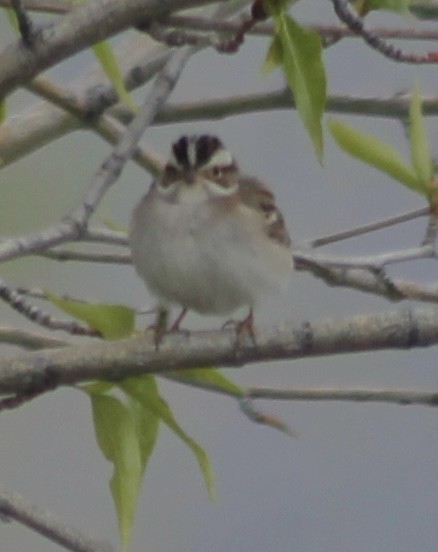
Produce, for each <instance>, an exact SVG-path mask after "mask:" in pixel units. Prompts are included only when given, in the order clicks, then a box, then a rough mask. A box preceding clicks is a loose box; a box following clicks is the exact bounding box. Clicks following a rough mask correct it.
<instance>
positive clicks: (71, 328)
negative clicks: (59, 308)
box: [0, 279, 101, 337]
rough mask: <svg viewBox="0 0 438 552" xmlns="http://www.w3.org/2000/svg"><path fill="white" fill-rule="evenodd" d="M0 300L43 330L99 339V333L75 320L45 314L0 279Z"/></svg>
mask: <svg viewBox="0 0 438 552" xmlns="http://www.w3.org/2000/svg"><path fill="white" fill-rule="evenodd" d="M0 299H1V300H2V301H4V302H5V303H7V304H8V305H9V306H10V307H11V308H12V309H14V310H15V311H17V312H18V313H20V314H22V315H23V316H24V317H25V318H27V319H28V320H31V321H32V322H35V323H36V324H39V325H40V326H43V327H44V328H50V329H51V330H62V331H64V332H67V333H69V334H71V335H82V336H83V335H86V336H90V337H101V334H100V332H98V331H96V330H94V329H93V328H90V327H88V326H85V325H84V324H80V323H79V322H76V321H75V320H58V319H57V318H55V317H54V316H52V315H51V314H49V313H48V312H45V311H43V310H42V309H40V308H38V307H37V306H35V305H34V304H33V303H30V302H29V301H28V300H27V299H26V298H25V297H24V296H23V295H22V294H20V293H18V292H17V290H15V289H14V288H11V287H10V286H8V285H7V284H6V282H4V281H3V280H1V279H0Z"/></svg>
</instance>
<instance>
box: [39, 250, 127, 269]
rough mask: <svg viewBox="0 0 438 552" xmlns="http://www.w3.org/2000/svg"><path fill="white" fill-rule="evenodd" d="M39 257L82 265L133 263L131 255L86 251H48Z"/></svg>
mask: <svg viewBox="0 0 438 552" xmlns="http://www.w3.org/2000/svg"><path fill="white" fill-rule="evenodd" d="M37 255H38V256H39V257H45V258H46V259H52V260H54V261H75V262H82V263H103V264H122V265H129V264H131V263H132V260H131V255H130V254H129V253H88V252H86V251H72V250H70V249H59V248H58V249H48V250H46V251H43V252H41V253H37Z"/></svg>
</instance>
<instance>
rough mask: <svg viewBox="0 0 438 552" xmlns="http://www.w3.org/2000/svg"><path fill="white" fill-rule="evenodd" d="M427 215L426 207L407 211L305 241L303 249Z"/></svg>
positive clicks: (320, 245)
mask: <svg viewBox="0 0 438 552" xmlns="http://www.w3.org/2000/svg"><path fill="white" fill-rule="evenodd" d="M428 214H429V208H428V207H423V208H421V209H415V210H414V211H409V212H407V213H402V214H401V215H395V216H393V217H388V218H385V219H383V220H379V221H377V222H371V223H369V224H364V225H362V226H357V227H355V228H351V229H349V230H343V231H342V232H336V233H334V234H329V235H327V236H321V237H320V238H314V239H312V240H309V241H306V242H305V243H304V247H309V248H316V247H322V246H323V245H328V244H330V243H336V242H339V241H342V240H346V239H349V238H354V237H357V236H361V235H363V234H368V233H370V232H376V231H377V230H382V229H383V228H388V227H390V226H394V225H396V224H400V223H402V222H407V221H410V220H414V219H416V218H419V217H423V216H426V215H428Z"/></svg>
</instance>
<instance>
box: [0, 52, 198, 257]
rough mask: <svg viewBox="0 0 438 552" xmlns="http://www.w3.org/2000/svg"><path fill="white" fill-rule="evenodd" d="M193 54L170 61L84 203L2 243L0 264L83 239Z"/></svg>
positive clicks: (99, 172)
mask: <svg viewBox="0 0 438 552" xmlns="http://www.w3.org/2000/svg"><path fill="white" fill-rule="evenodd" d="M192 53H193V50H192V49H191V48H182V49H181V50H178V51H176V52H175V53H174V54H173V55H172V56H171V57H170V58H169V60H168V62H167V63H166V65H165V66H164V68H163V70H162V71H161V72H160V74H159V75H158V77H157V79H156V81H155V83H154V86H153V87H152V89H151V91H150V92H149V93H148V95H147V98H146V101H145V103H144V104H143V106H142V108H141V110H140V111H139V112H138V113H137V115H136V117H135V119H134V120H133V121H132V123H131V124H130V125H129V127H128V129H127V131H126V133H125V134H124V135H123V137H122V138H121V140H120V141H119V143H118V144H117V146H116V147H115V148H114V150H113V152H112V153H111V155H110V156H109V157H108V158H107V159H106V160H105V162H104V163H103V164H102V165H101V167H100V169H99V170H98V172H97V173H96V175H95V177H94V179H93V182H92V183H91V186H90V188H89V190H88V192H87V193H86V196H85V198H84V200H83V202H82V203H81V204H80V205H79V206H78V207H77V208H76V209H74V210H73V211H72V212H71V213H70V214H69V215H67V216H66V217H65V218H64V219H63V220H62V221H61V222H59V223H58V224H57V225H55V226H52V227H50V228H47V229H46V230H43V231H42V232H39V233H35V234H30V235H28V236H23V237H21V238H16V239H10V240H5V241H3V243H1V244H0V261H5V260H9V259H13V258H16V257H21V256H23V255H29V254H32V253H35V252H41V251H44V250H46V249H49V248H50V247H54V246H56V245H59V244H61V243H66V242H68V241H74V240H78V239H80V238H81V237H82V235H83V233H84V231H85V230H86V228H87V225H88V221H89V219H90V217H91V216H92V215H93V213H94V211H95V210H96V208H97V205H98V204H99V202H100V201H101V199H102V198H103V196H104V194H105V193H106V191H107V190H108V188H109V187H110V186H111V185H112V184H113V183H114V182H115V180H116V179H117V178H118V176H119V174H120V172H121V171H122V169H123V167H124V165H125V163H126V162H127V160H128V159H129V158H130V156H131V155H132V153H133V151H134V149H135V147H136V145H137V142H138V140H139V139H140V137H141V135H142V133H143V132H144V130H145V129H146V127H147V126H148V125H149V124H150V123H151V122H152V121H153V119H154V118H155V116H156V114H157V112H158V111H159V110H160V109H161V108H162V106H163V104H164V102H165V101H166V99H167V98H168V96H169V94H170V93H171V91H172V90H173V87H174V86H175V84H176V82H177V80H178V78H179V75H180V73H181V71H182V68H183V66H184V65H185V63H186V61H187V60H188V58H189V57H190V55H191V54H192Z"/></svg>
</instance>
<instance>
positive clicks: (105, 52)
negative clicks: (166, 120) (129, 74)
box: [92, 40, 138, 112]
mask: <svg viewBox="0 0 438 552" xmlns="http://www.w3.org/2000/svg"><path fill="white" fill-rule="evenodd" d="M92 48H93V52H94V55H95V56H96V57H97V59H98V60H99V61H100V64H101V66H102V69H103V70H104V71H105V73H106V75H107V77H108V78H109V79H110V81H111V83H112V85H113V86H114V89H115V91H116V92H117V95H118V96H119V99H120V100H121V101H122V102H123V103H124V104H125V105H126V106H127V107H129V108H130V109H132V111H134V112H136V111H137V110H138V106H137V104H136V103H135V102H134V100H133V99H132V97H131V95H130V94H129V92H128V91H127V89H126V87H125V83H124V81H123V77H122V73H121V71H120V67H119V64H118V62H117V59H116V56H115V55H114V52H113V49H112V48H111V46H110V45H109V43H108V41H106V40H103V41H102V42H98V43H96V44H94V45H93V46H92Z"/></svg>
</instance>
